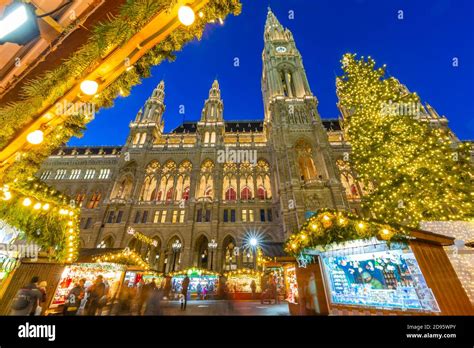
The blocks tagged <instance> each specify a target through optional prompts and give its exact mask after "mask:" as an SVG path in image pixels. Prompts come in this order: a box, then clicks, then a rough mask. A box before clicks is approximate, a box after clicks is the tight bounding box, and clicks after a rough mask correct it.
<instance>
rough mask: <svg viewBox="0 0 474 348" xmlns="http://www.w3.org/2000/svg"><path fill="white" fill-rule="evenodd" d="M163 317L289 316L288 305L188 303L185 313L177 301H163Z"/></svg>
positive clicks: (215, 302) (218, 302)
mask: <svg viewBox="0 0 474 348" xmlns="http://www.w3.org/2000/svg"><path fill="white" fill-rule="evenodd" d="M162 304H163V312H164V313H163V314H164V315H289V314H290V313H289V311H288V304H287V303H286V302H282V303H280V304H276V305H275V304H261V303H260V301H212V300H209V301H198V300H193V301H188V305H187V307H186V311H182V310H181V309H180V304H179V302H178V301H163V302H162Z"/></svg>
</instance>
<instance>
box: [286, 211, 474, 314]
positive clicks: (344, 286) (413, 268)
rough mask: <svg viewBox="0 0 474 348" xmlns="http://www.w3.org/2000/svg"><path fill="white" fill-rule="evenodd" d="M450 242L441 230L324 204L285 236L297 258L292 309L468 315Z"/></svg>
mask: <svg viewBox="0 0 474 348" xmlns="http://www.w3.org/2000/svg"><path fill="white" fill-rule="evenodd" d="M452 243H453V239H452V238H449V237H445V236H442V235H438V234H434V233H430V232H426V231H420V230H416V229H407V228H404V227H401V226H389V225H387V224H382V223H380V222H378V221H372V220H363V219H361V218H360V217H357V216H354V215H352V214H349V213H342V212H335V211H330V210H323V211H321V212H319V213H318V214H316V215H314V216H313V217H312V218H310V219H308V220H307V221H306V223H305V224H304V225H303V227H302V230H301V231H300V233H298V234H295V235H293V236H292V237H291V238H290V240H289V241H288V243H287V251H288V252H289V253H290V254H292V255H294V256H295V258H296V259H297V262H298V267H296V269H295V274H296V280H297V288H298V298H297V303H298V306H296V308H295V306H293V308H292V306H291V304H290V311H291V313H292V314H299V315H327V314H332V315H347V314H353V315H367V314H370V315H374V314H375V315H390V314H392V315H393V314H395V315H402V314H411V315H414V314H422V315H469V314H472V306H471V305H470V302H469V299H468V297H467V295H466V293H465V291H464V289H463V288H462V286H461V283H460V281H459V279H458V278H457V276H456V273H455V272H454V270H453V268H452V266H451V265H450V262H449V259H448V258H447V255H446V253H445V251H444V249H443V246H446V245H451V244H452ZM288 271H290V273H291V272H292V270H291V269H289V270H288ZM446 293H449V294H451V295H450V296H449V298H448V297H447V296H446Z"/></svg>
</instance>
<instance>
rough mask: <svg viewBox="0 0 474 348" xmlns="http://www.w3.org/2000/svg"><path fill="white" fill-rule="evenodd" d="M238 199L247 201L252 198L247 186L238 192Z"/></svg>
mask: <svg viewBox="0 0 474 348" xmlns="http://www.w3.org/2000/svg"><path fill="white" fill-rule="evenodd" d="M240 199H242V200H244V201H248V200H250V199H252V191H250V189H249V188H248V187H244V188H243V189H242V191H241V192H240Z"/></svg>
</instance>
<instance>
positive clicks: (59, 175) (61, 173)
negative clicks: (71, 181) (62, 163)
mask: <svg viewBox="0 0 474 348" xmlns="http://www.w3.org/2000/svg"><path fill="white" fill-rule="evenodd" d="M66 173H67V170H66V169H58V170H57V171H56V176H55V177H54V179H56V180H62V179H64V178H65V177H66Z"/></svg>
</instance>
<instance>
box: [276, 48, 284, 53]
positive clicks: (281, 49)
mask: <svg viewBox="0 0 474 348" xmlns="http://www.w3.org/2000/svg"><path fill="white" fill-rule="evenodd" d="M276 51H277V52H278V53H285V52H286V47H283V46H278V47H277V48H276Z"/></svg>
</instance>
